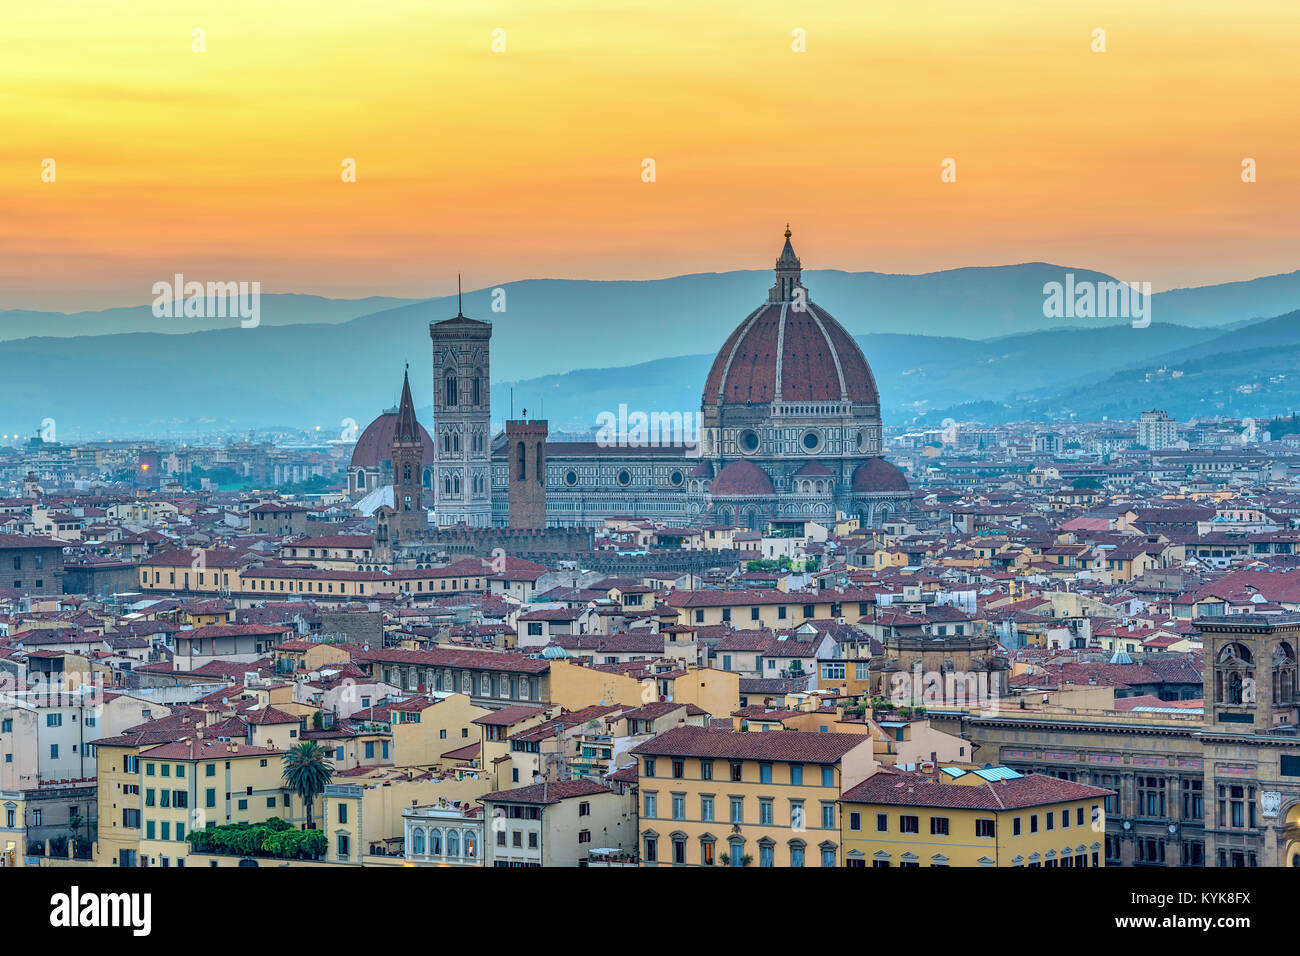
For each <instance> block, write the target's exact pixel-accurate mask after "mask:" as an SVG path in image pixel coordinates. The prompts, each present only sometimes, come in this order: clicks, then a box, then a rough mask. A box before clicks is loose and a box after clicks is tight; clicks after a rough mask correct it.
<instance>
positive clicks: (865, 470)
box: [853, 458, 911, 494]
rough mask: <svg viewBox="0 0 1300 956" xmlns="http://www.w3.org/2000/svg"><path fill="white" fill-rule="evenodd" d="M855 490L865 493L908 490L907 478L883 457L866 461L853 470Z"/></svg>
mask: <svg viewBox="0 0 1300 956" xmlns="http://www.w3.org/2000/svg"><path fill="white" fill-rule="evenodd" d="M853 490H854V491H858V492H862V493H864V494H884V493H890V492H893V493H896V492H907V491H911V489H910V488H909V487H908V485H907V479H906V478H905V477H903V473H902V472H901V471H899V470H898V468H897V467H895V466H894V465H891V464H890V463H889V462H887V461H885V459H883V458H872V459H871V460H870V461H864V462H863V463H862V464H860V465H858V467H857V468H856V469H855V470H854V472H853Z"/></svg>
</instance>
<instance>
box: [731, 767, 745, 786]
mask: <svg viewBox="0 0 1300 956" xmlns="http://www.w3.org/2000/svg"><path fill="white" fill-rule="evenodd" d="M743 770H744V764H741V763H735V762H733V763H732V765H731V779H732V781H733V782H734V783H740V782H741V781H742V780H743V779H744V776H743V773H742V771H743Z"/></svg>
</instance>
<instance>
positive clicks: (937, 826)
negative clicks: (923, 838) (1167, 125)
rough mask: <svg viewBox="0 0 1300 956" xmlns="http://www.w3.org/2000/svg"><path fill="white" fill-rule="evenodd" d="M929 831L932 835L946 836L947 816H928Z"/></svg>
mask: <svg viewBox="0 0 1300 956" xmlns="http://www.w3.org/2000/svg"><path fill="white" fill-rule="evenodd" d="M930 833H931V834H932V835H934V836H947V835H948V818H947V817H931V818H930Z"/></svg>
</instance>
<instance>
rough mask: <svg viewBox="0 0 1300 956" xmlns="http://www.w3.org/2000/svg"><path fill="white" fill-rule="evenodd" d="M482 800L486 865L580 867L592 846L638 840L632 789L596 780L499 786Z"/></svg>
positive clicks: (626, 846) (627, 847)
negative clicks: (625, 791)
mask: <svg viewBox="0 0 1300 956" xmlns="http://www.w3.org/2000/svg"><path fill="white" fill-rule="evenodd" d="M479 802H480V803H482V804H483V809H484V813H485V815H486V817H487V820H488V824H487V826H488V840H487V854H486V856H485V864H486V865H487V866H494V867H515V866H526V867H535V866H577V865H578V863H579V861H581V860H585V859H586V857H587V853H588V851H590V850H592V849H595V848H605V847H608V848H610V849H620V850H624V851H628V852H630V851H631V850H632V849H633V848H634V847H635V845H636V805H635V803H634V798H633V796H632V794H630V793H628V794H622V793H618V792H616V791H614V790H611V789H609V788H608V787H606V786H605V785H603V784H599V783H595V782H594V781H591V780H559V781H555V782H545V781H544V782H542V783H534V784H530V785H529V786H526V787H516V788H515V789H513V790H498V791H496V792H495V793H489V794H487V795H486V796H483V797H480V798H479Z"/></svg>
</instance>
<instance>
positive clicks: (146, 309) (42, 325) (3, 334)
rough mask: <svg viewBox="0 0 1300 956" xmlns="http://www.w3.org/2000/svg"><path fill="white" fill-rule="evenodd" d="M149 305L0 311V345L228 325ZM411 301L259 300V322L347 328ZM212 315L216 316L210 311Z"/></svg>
mask: <svg viewBox="0 0 1300 956" xmlns="http://www.w3.org/2000/svg"><path fill="white" fill-rule="evenodd" d="M152 301H153V300H152V298H151V299H150V304H146V305H137V306H130V307H127V308H120V309H104V310H103V311H100V312H72V313H66V312H33V311H30V310H25V309H9V310H4V311H0V341H4V340H8V339H22V338H27V337H29V336H33V335H39V336H54V337H57V338H70V337H72V336H76V335H120V334H122V333H124V332H161V333H163V334H166V335H185V334H188V333H190V332H208V331H212V330H215V329H228V328H230V326H231V324H232V323H231V321H230V320H229V319H196V318H186V319H172V318H158V317H157V316H155V315H154V314H153V308H152ZM414 301H418V300H415V299H394V298H389V297H387V296H370V297H368V298H365V299H325V298H321V297H320V296H316V295H269V294H268V295H263V296H262V297H261V316H260V318H261V322H262V324H264V325H295V324H300V323H310V322H326V323H336V322H349V321H351V320H352V319H355V318H357V317H358V316H362V315H370V314H372V313H374V312H378V311H381V310H383V309H391V308H393V307H394V306H398V305H404V304H406V303H408V302H414ZM212 311H213V312H215V311H216V310H215V309H213V310H212Z"/></svg>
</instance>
